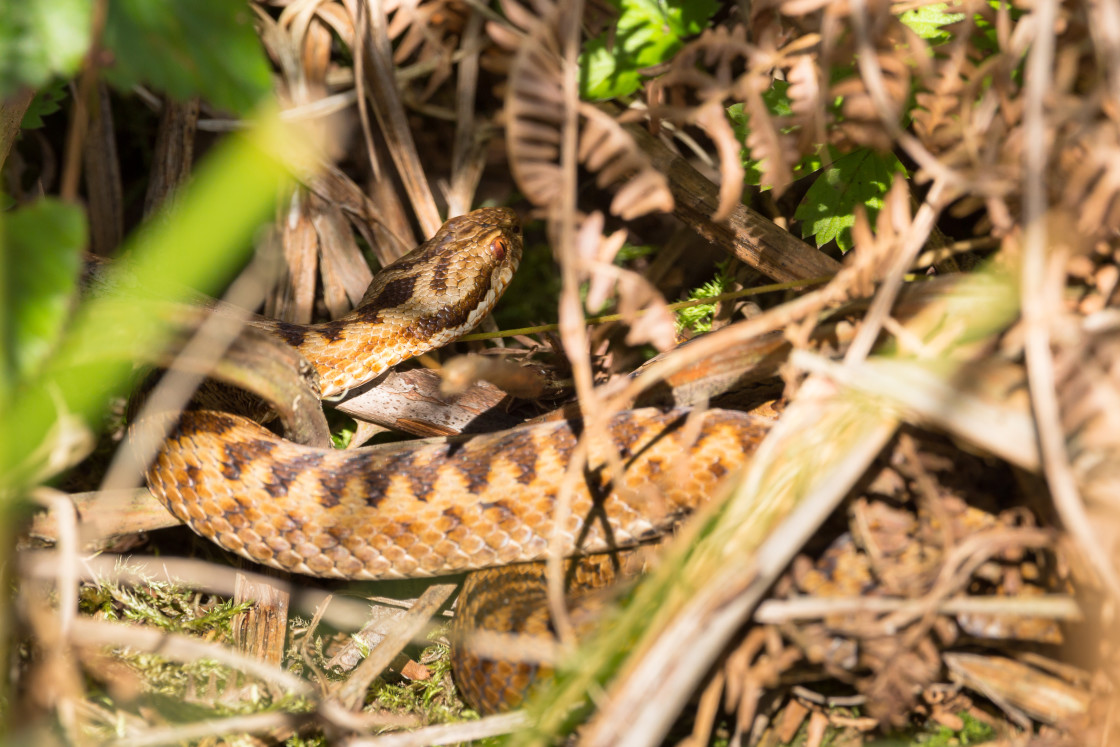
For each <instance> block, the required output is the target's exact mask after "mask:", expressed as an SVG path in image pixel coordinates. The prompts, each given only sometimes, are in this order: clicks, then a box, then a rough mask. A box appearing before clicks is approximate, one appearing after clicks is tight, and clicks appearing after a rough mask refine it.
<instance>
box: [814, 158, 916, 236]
mask: <svg viewBox="0 0 1120 747" xmlns="http://www.w3.org/2000/svg"><path fill="white" fill-rule="evenodd" d="M895 174H903V175H905V174H906V167H905V166H903V165H902V162H901V161H899V160H898V159H897V158H895V157H894V156H893V155H891V154H889V153H885V154H884V153H877V152H876V151H873V150H869V149H867V148H860V149H858V150H856V151H854V152H852V153H848V154H847V155H844V156H841V157H840V158H837V159H836V160H835V161H833V162H832V165H831V166H829V167H828V168H827V169H825V170H824V171H823V172H821V175H820V176H819V177H817V180H816V181H815V182H813V186H811V187H809V191H808V192H806V193H805V197H804V199H803V200H802V201H801V204H800V205H798V206H797V211H796V212H795V213H794V217H795V218H797V219H798V220H800V221H802V227H801V235H802V236H803V237H806V238H807V237H809V236H813V237H814V238H815V240H816V242H817V246H822V245H824V244H827V243H828V242H829V241H833V240H835V241H836V244H837V246H839V247H840V250H841V251H844V252H846V251H848V250H849V249H851V248H852V226H853V225H855V210H856V205H863V206H864V208H865V209H866V210H867V217H868V219H869V220H870V221H871V222H872V223H874V221H875V216H877V215H878V214H879V209H880V208H881V207H882V206H883V196H884V195H886V193H887V190H889V189H890V187H891V181H892V178H893V176H894V175H895Z"/></svg>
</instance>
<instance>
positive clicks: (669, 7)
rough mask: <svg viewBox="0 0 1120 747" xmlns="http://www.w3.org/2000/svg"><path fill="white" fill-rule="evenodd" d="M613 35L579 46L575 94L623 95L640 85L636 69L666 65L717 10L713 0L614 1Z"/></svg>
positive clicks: (603, 97) (607, 96)
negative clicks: (578, 69) (664, 63)
mask: <svg viewBox="0 0 1120 747" xmlns="http://www.w3.org/2000/svg"><path fill="white" fill-rule="evenodd" d="M616 5H617V7H618V8H619V10H620V11H621V12H620V14H619V17H618V22H617V24H616V25H615V28H614V30H613V33H611V34H607V33H604V34H602V35H600V36H598V37H596V38H594V39H590V40H588V41H587V43H586V44H584V48H583V54H581V55H580V94H581V95H582V96H583V97H584V98H587V99H609V98H616V97H618V96H627V95H629V94H631V93H633V92H634V91H636V90H637V89H638V86H640V85H641V76H640V74H639V72H638V71H639V70H641V69H643V68H647V67H652V66H653V65H659V64H661V63H662V62H665V61H666V60H668V59H669V58H670V57H672V56H673V54H674V53H676V51H677V50H678V49H680V48H681V45H682V44H683V43H684V38H685V37H688V36H694V35H696V34H699V33H700V32H701V31H703V30H704V28H705V26H707V24H708V21H709V20H710V19H711V17H712V15H713V14H714V13H715V12H716V10H718V8H719V4H718V3H717V2H715V0H619V1H618V2H617V3H616Z"/></svg>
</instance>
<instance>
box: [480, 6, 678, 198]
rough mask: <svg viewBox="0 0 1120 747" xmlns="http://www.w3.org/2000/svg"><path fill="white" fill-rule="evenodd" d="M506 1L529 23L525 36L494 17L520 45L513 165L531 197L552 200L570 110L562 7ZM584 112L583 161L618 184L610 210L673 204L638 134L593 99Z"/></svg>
mask: <svg viewBox="0 0 1120 747" xmlns="http://www.w3.org/2000/svg"><path fill="white" fill-rule="evenodd" d="M503 7H504V8H505V9H506V10H507V12H508V13H509V17H510V19H511V20H513V21H515V22H521V23H525V24H527V25H526V26H525V27H524V28H525V30H526V33H525V35H524V36H519V35H517V34H515V33H512V32H510V31H509V30H508V29H502V30H499V29H498V28H497V27H496V25H495V24H491V25H490V26H488V31H489V32H490V33H491V38H492V39H494V41H495V42H497V43H499V44H502V45H504V46H506V47H507V48H511V49H513V50H514V58H513V62H512V64H511V68H510V76H509V92H508V94H507V98H506V110H505V113H506V140H507V143H508V146H509V156H510V169H511V171H512V172H513V177H514V179H515V180H516V181H517V184H518V187H520V189H521V191H522V192H523V193H524V194H525V196H526V197H528V198H529V200H530V201H531V202H533V203H534V204H536V205H539V206H542V207H548V206H553V205H555V204H556V203H557V201H558V200H559V197H560V193H559V188H560V184H561V180H560V142H561V134H560V133H561V130H562V127H563V123H564V114H565V112H564V98H563V90H562V84H561V81H562V80H563V77H562V71H561V67H560V59H561V55H560V48H559V41H558V39H557V36H556V28H557V16H558V13H559V8H558V7H557V6H553V5H551V4H546V3H543V2H538V3H537V7H538V9H541V8H543V12H542V13H541V15H540V16H539V17H537V16H533V15H532V14H530V13H529V12H528V11H527V10H526V9H525V8H524V7H521V6H519V5H518V4H517V3H513V2H507V3H504V4H503ZM515 7H516V10H515ZM511 44H512V45H514V46H512V47H510V45H511ZM579 112H580V121H581V127H580V137H579V150H578V155H579V160H580V162H581V163H582V164H583V165H584V166H585V167H586V168H587V169H588V170H590V171H593V172H595V173H596V174H597V176H596V183H597V184H598V185H599V186H600V187H608V186H611V185H620V186H619V191H618V193H617V194H616V195H615V197H614V199H613V200H612V202H611V212H612V213H613V214H615V215H618V216H619V217H621V218H623V219H626V220H631V219H633V218H637V217H640V216H642V215H646V214H648V213H650V212H655V211H668V210H672V208H673V197H672V194H671V193H670V192H669V185H668V182H667V181H666V179H665V176H664V175H663V174H661V173H660V172H658V171H657V170H656V169H654V168H653V166H652V164H651V163H650V161H649V157H648V156H646V155H645V154H644V153H643V152H642V151H641V149H639V148H638V146H637V144H635V143H634V140H633V138H632V137H631V136H630V135H629V134H628V133H627V132H626V131H625V130H623V129H622V127H621V126H619V124H618V123H617V122H616V121H615V120H614V119H613V118H611V117H610V116H609V115H607V114H605V113H604V112H602V111H600V110H599V109H596V108H595V107H593V106H591V105H583V106H581V107H580V110H579Z"/></svg>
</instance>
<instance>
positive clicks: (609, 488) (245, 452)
mask: <svg viewBox="0 0 1120 747" xmlns="http://www.w3.org/2000/svg"><path fill="white" fill-rule="evenodd" d="M520 257H521V235H520V228H519V226H518V224H517V221H516V217H515V216H514V214H513V212H512V211H509V210H507V209H503V208H489V209H483V210H478V211H475V212H473V213H469V214H467V215H465V216H462V217H460V218H456V219H453V220H451V221H449V222H448V223H447V224H445V225H444V226H443V228H441V229H440V231H439V232H438V233H437V234H436V236H435V237H433V238H432V239H431V240H429V241H428V242H426V243H425V244H423V245H422V246H420V247H418V248H417V249H416V250H414V251H413V252H411V253H409V254H407V255H406V256H404V257H403V258H401V259H400V260H399V261H398V262H396V263H394V264H392V265H390V266H389V267H388V268H386V269H385V270H384V271H382V273H380V274H379V275H378V277H377V278H376V279H375V280H374V282H373V284H372V285H371V287H370V289H369V291H368V292H367V293H366V297H365V299H364V300H363V302H362V304H361V305H360V306H359V307H358V308H357V309H355V310H354V311H353V312H351V313H350V314H349V315H347V316H346V317H343V318H342V319H339V320H336V321H333V322H329V323H326V324H321V325H315V326H298V325H292V324H286V323H274V324H269V325H264V326H265V328H266V329H268V330H270V331H272V332H273V333H274V334H277V335H279V336H280V337H281V338H283V339H284V340H285V341H287V342H288V343H290V344H292V345H294V346H296V347H298V348H299V350H300V351H301V352H302V353H303V354H304V355H305V356H306V357H307V358H308V359H309V360H310V361H311V363H312V364H313V365H314V366H315V368H316V369H317V370H318V372H319V375H320V379H321V386H322V391H323V395H324V396H331V395H334V394H338V393H340V392H343V391H345V390H347V389H350V388H352V387H355V386H357V385H359V384H361V383H363V382H365V381H369V380H371V379H372V378H375V377H376V376H378V375H379V374H380V373H381V372H383V371H384V370H386V369H387V368H388V367H389V366H392V365H394V364H396V363H397V362H399V361H401V360H404V359H405V358H408V357H411V356H413V355H417V354H419V353H421V352H424V351H426V350H429V349H432V348H434V347H438V346H439V345H442V344H444V343H446V342H448V341H449V340H452V339H454V338H456V337H458V336H460V335H462V334H463V333H465V332H466V331H468V330H469V329H470V328H471V327H473V326H474V325H475V324H477V323H478V322H479V321H480V320H481V319H482V318H483V317H484V316H485V315H486V314H487V313H489V311H490V308H491V307H492V306H493V304H494V303H495V302H496V300H497V298H498V296H500V295H501V293H502V291H503V290H504V288H505V286H506V285H507V284H508V283H509V280H510V278H511V277H512V275H513V272H514V269H515V268H516V266H517V263H518V261H519V260H520ZM687 420H688V418H687V413H686V412H684V411H671V412H667V413H666V412H659V411H657V410H640V411H634V412H629V413H624V414H622V415H619V416H617V417H615V418H614V419H613V420H612V421H611V422H610V424H609V427H608V428H606V429H605V432H603V431H602V430H600V432H593V433H588V434H587V435H588V436H589V437H591V438H592V439H593V442H592V443H591V444H590V450H589V454H590V455H591V457H590V459H589V460H588V461H589V464H588V469H587V470H586V471H585V474H584V476H583V479H581V480H577V481H576V486H575V490H574V492H573V495H572V503H571V512H570V515H569V516H568V518H567V521H566V523H565V525H564V526H563V527H562V528H561V530H560V539H561V549H562V551H563V552H564V553H565V554H576V553H587V552H602V551H605V550H610V549H613V548H619V547H627V546H633V545H635V544H638V543H641V542H644V541H647V540H649V539H652V538H654V537H656V536H657V535H659V534H661V533H663V532H664V531H666V530H668V529H670V528H671V527H672V525H673V524H674V523H675V522H677V521H678V520H679V519H680V518H681V516H683V515H684V514H685V513H687V512H688V511H690V510H692V509H694V508H695V507H696V506H697V505H698V504H700V503H702V502H703V501H704V500H706V499H707V498H708V497H710V496H711V495H713V493H714V492H715V491H716V490H717V489H718V487H719V486H720V484H721V482H722V481H723V478H724V477H725V476H726V475H728V473H729V472H731V471H732V470H734V469H735V468H736V467H737V466H739V465H741V464H742V463H743V462H744V460H745V459H746V457H747V456H748V455H749V454H750V453H751V452H752V451H753V450H754V448H755V445H756V444H757V443H758V441H759V440H760V439H761V437H762V434H763V433H764V432H765V428H766V423H765V422H764V421H762V420H760V419H757V418H753V417H751V416H749V415H746V414H744V413H739V412H730V411H719V410H713V411H709V412H706V413H703V414H702V415H700V416H699V420H698V421H696V422H695V423H692V422H687ZM686 422H687V425H686ZM579 435H580V433H579V426H578V424H572V423H543V424H538V425H533V426H526V427H522V428H517V429H514V430H511V431H506V432H502V433H495V434H489V435H483V436H477V437H475V438H473V439H470V440H468V441H465V442H463V443H451V444H447V443H443V444H420V445H416V444H402V445H395V446H392V447H390V448H377V449H367V450H355V451H337V450H330V449H316V448H311V447H307V446H301V445H298V444H294V443H291V442H288V441H285V440H284V439H282V438H279V437H278V436H276V435H274V434H273V433H271V432H270V431H268V430H267V429H265V428H263V427H261V426H259V425H257V424H255V423H253V422H251V421H249V420H246V419H244V418H241V417H239V416H236V415H231V414H226V413H220V412H213V411H206V410H200V411H188V412H186V413H184V414H183V415H182V416H181V419H180V421H179V423H178V425H177V427H175V428H174V429H173V431H172V433H171V435H170V437H169V438H168V439H167V440H166V442H165V443H164V445H163V448H162V449H161V450H160V453H159V455H158V456H157V458H156V461H155V463H154V464H153V465H152V466H151V468H150V469H149V472H148V482H149V487H150V489H151V491H152V492H153V493H154V494H155V495H156V496H157V497H158V498H160V499H161V500H162V501H163V503H164V504H165V505H166V506H167V507H168V509H170V510H171V511H172V513H174V514H175V515H176V516H177V517H179V518H180V519H182V520H183V521H184V522H186V523H187V524H189V525H190V526H191V527H192V528H193V529H194V530H195V531H196V532H198V533H199V534H201V535H202V536H204V537H207V538H208V539H211V540H213V541H214V542H216V543H218V544H219V545H221V546H222V547H224V548H226V549H228V550H231V551H233V552H236V553H239V554H241V555H243V556H244V557H246V558H249V559H250V560H253V561H256V562H259V563H264V564H266V565H270V566H272V567H275V568H279V569H282V570H286V571H291V572H293V573H302V574H309V575H314V576H321V577H333V578H348V579H381V578H399V577H410V576H432V575H439V574H447V573H455V572H459V571H465V570H472V569H479V568H486V567H492V566H498V565H505V564H509V563H518V562H526V561H531V560H537V559H540V558H543V557H545V556H546V554H547V552H548V548H549V542H550V538H551V537H552V534H553V531H554V529H553V518H552V517H553V513H554V508H555V506H556V502H557V496H558V492H559V485H560V483H561V481H562V479H563V476H564V473H565V470H566V469H567V465H568V461H569V457H570V455H571V453H572V451H573V450H574V449H575V448H576V444H577V439H578V437H579ZM608 455H609V456H608ZM612 465H621V472H620V473H618V472H616V471H614V470H612Z"/></svg>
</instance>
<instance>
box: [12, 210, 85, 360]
mask: <svg viewBox="0 0 1120 747" xmlns="http://www.w3.org/2000/svg"><path fill="white" fill-rule="evenodd" d="M85 225H86V224H85V216H84V215H83V214H82V211H81V209H79V208H78V207H76V206H74V205H70V204H67V203H64V202H60V201H58V200H52V199H48V198H44V199H41V200H39V201H38V202H35V203H33V204H31V205H28V206H27V207H24V208H20V209H19V210H15V211H12V212H10V213H7V214H6V215H4V217H3V221H2V222H0V226H2V228H0V246H2V247H3V255H2V257H3V262H4V267H3V270H2V271H0V272H2V273H3V275H2V277H3V278H4V281H5V282H4V284H3V286H4V294H3V296H2V299H0V302H2V303H3V305H4V308H3V311H2V312H0V318H3V319H4V320H6V324H5V326H6V329H4V330H3V339H4V340H5V341H6V344H5V345H4V350H3V366H4V373H5V376H6V378H8V379H9V380H12V379H18V378H26V377H27V376H28V375H29V374H30V373H31V372H32V371H34V370H35V369H36V368H37V367H38V366H39V364H40V363H41V362H42V361H43V359H44V358H45V357H46V356H47V355H48V354H49V353H50V352H51V350H53V349H54V347H55V345H56V343H57V342H58V338H59V335H60V333H61V331H62V326H63V322H64V321H65V320H66V316H67V315H68V314H69V312H70V303H71V300H72V299H73V294H74V290H75V288H76V287H77V282H78V275H79V273H80V271H81V264H82V249H83V248H84V247H85V243H86V228H85Z"/></svg>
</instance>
